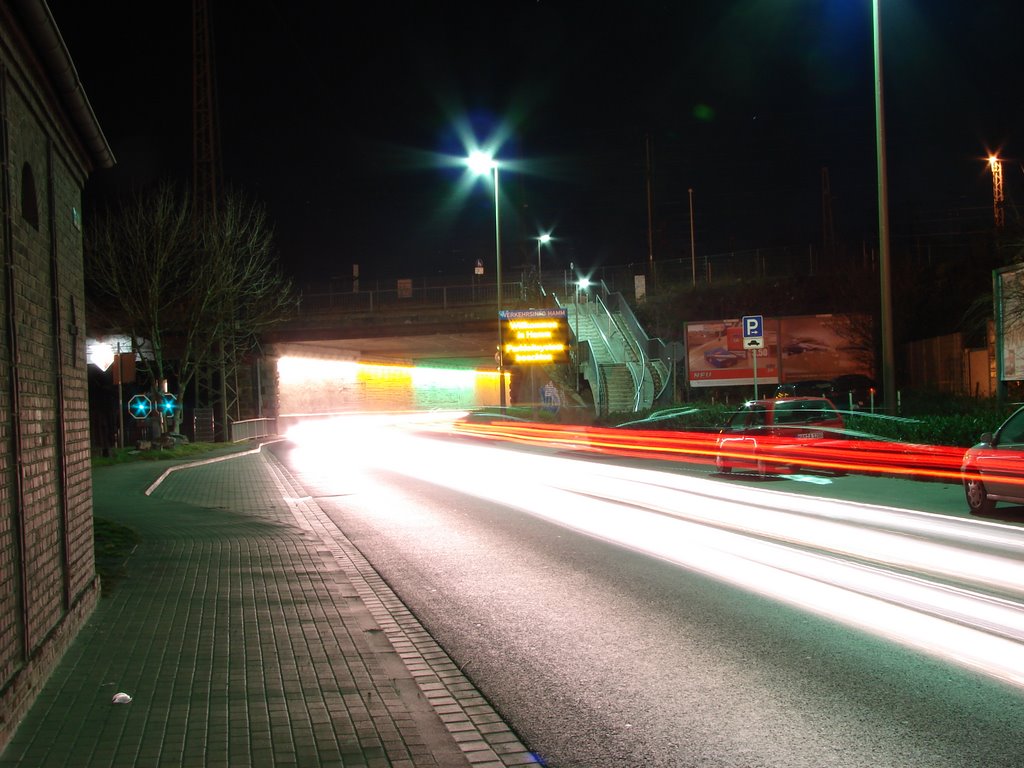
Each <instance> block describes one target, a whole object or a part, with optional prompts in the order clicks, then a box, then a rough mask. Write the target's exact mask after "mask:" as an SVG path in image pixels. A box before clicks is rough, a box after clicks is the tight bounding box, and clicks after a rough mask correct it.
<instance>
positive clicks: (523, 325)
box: [498, 309, 569, 365]
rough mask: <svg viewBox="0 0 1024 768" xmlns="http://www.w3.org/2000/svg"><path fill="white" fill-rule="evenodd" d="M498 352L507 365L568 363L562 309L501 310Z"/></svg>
mask: <svg viewBox="0 0 1024 768" xmlns="http://www.w3.org/2000/svg"><path fill="white" fill-rule="evenodd" d="M498 314H499V316H500V317H501V322H502V323H503V325H504V327H503V328H502V340H503V341H502V343H503V347H502V351H503V354H504V358H505V362H506V363H507V364H509V365H544V364H549V363H566V362H568V360H569V323H568V310H566V309H503V310H501V312H499V313H498Z"/></svg>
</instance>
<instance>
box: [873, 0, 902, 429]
mask: <svg viewBox="0 0 1024 768" xmlns="http://www.w3.org/2000/svg"><path fill="white" fill-rule="evenodd" d="M878 3H879V0H871V22H872V24H871V26H872V40H873V42H874V54H875V134H876V143H877V148H878V266H879V272H880V273H881V292H882V397H883V401H884V403H885V407H886V408H889V409H891V410H892V411H893V412H894V413H895V409H896V355H895V350H894V348H893V347H894V342H893V332H892V287H891V283H890V279H889V270H890V267H889V191H888V179H887V175H886V163H885V104H884V100H883V98H882V35H881V31H880V29H879V19H878Z"/></svg>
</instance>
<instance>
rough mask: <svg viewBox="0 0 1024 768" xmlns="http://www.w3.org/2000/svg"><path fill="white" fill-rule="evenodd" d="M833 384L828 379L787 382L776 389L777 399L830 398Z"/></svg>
mask: <svg viewBox="0 0 1024 768" xmlns="http://www.w3.org/2000/svg"><path fill="white" fill-rule="evenodd" d="M831 391H832V382H831V381H828V380H827V379H805V380H803V381H787V382H785V383H784V384H779V385H778V386H777V387H776V388H775V396H776V397H828V395H829V393H830V392H831Z"/></svg>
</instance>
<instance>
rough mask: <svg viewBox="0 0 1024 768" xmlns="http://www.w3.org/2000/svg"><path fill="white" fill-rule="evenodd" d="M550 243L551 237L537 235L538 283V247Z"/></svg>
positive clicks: (538, 268)
mask: <svg viewBox="0 0 1024 768" xmlns="http://www.w3.org/2000/svg"><path fill="white" fill-rule="evenodd" d="M550 242H551V235H550V234H548V233H547V232H545V233H544V234H543V235H537V282H540V247H541V245H547V244H548V243H550Z"/></svg>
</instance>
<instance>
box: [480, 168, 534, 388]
mask: <svg viewBox="0 0 1024 768" xmlns="http://www.w3.org/2000/svg"><path fill="white" fill-rule="evenodd" d="M466 166H467V167H468V168H469V170H471V171H472V172H473V173H475V174H476V175H478V176H483V175H484V174H488V173H489V174H493V176H494V253H495V270H494V274H495V276H496V278H495V279H496V280H497V284H498V285H497V287H498V403H499V405H500V406H501V407H502V408H504V407H505V362H504V346H505V339H504V333H503V331H502V327H501V304H502V296H501V293H502V291H501V204H500V197H499V193H498V161H497V160H495V159H494V157H493V156H492V155H490V154H488V153H486V152H480V151H476V152H472V153H470V155H469V157H468V158H466ZM538 247H539V246H538Z"/></svg>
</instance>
